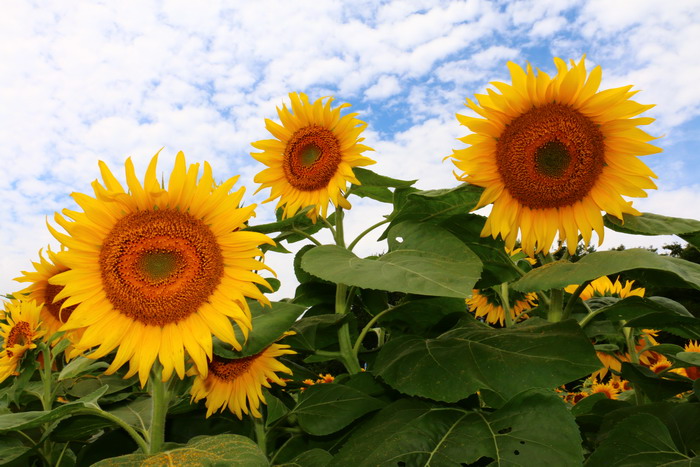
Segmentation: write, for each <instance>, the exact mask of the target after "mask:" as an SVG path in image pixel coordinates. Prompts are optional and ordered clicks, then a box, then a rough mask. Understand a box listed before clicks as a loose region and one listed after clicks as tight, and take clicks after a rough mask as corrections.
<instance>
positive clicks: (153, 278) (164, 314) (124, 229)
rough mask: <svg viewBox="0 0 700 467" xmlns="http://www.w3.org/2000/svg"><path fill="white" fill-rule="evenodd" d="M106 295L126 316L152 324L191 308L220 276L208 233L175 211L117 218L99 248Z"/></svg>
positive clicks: (177, 317) (218, 249) (219, 261)
mask: <svg viewBox="0 0 700 467" xmlns="http://www.w3.org/2000/svg"><path fill="white" fill-rule="evenodd" d="M100 270H101V274H102V283H103V285H104V289H105V292H106V295H107V299H108V300H109V301H110V303H111V304H112V305H113V306H114V308H115V309H116V310H118V311H119V312H120V313H123V314H124V315H126V316H128V317H129V318H131V319H133V320H136V321H140V322H141V323H143V324H147V325H152V326H164V325H166V324H168V323H176V322H178V321H180V320H182V319H185V318H187V317H188V316H189V315H191V314H192V313H194V312H195V311H197V309H198V308H199V307H200V306H201V305H202V304H203V303H205V302H206V301H207V300H208V298H209V297H210V296H211V295H212V293H213V292H214V290H215V289H216V287H217V286H218V285H219V283H220V282H221V278H222V277H223V275H224V262H223V256H222V253H221V247H220V246H219V244H218V242H217V240H216V237H215V236H214V233H213V232H212V231H211V229H210V228H209V227H208V226H207V225H206V224H205V223H204V222H202V221H201V220H199V219H195V218H194V217H192V216H191V215H189V214H187V213H184V212H180V211H176V210H171V209H168V210H157V211H139V212H134V213H130V214H127V215H126V216H125V217H123V218H122V219H120V220H119V221H117V223H116V224H115V226H114V227H113V228H112V231H111V232H110V233H109V234H108V235H107V238H106V239H105V242H104V244H103V246H102V251H101V252H100Z"/></svg>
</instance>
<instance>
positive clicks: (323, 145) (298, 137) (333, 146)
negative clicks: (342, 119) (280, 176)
mask: <svg viewBox="0 0 700 467" xmlns="http://www.w3.org/2000/svg"><path fill="white" fill-rule="evenodd" d="M340 161H341V154H340V144H339V143H338V139H337V138H336V137H335V135H334V134H333V132H332V131H331V130H329V129H327V128H323V127H321V126H318V125H311V126H306V127H303V128H300V129H299V130H297V131H296V132H294V134H293V135H292V137H291V139H290V140H289V142H288V143H287V147H286V148H285V150H284V163H283V166H282V167H283V169H284V174H285V176H286V178H287V180H288V181H289V183H290V184H291V185H292V186H293V187H294V188H297V189H299V190H302V191H313V190H318V189H319V188H324V187H326V186H328V183H329V182H330V181H331V179H332V178H333V177H334V176H335V174H336V171H337V169H338V165H339V164H340Z"/></svg>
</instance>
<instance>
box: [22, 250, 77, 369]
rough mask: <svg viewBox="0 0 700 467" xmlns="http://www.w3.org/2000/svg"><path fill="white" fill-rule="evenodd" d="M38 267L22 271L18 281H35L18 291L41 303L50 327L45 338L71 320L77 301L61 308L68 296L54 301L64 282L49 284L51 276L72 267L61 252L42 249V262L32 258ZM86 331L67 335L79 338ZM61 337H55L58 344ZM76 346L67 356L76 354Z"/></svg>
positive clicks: (68, 337) (43, 317) (43, 316)
mask: <svg viewBox="0 0 700 467" xmlns="http://www.w3.org/2000/svg"><path fill="white" fill-rule="evenodd" d="M32 265H33V266H34V271H31V272H30V271H22V276H21V277H16V278H15V280H16V281H17V282H30V283H31V284H30V285H29V286H28V287H26V288H25V289H23V290H21V291H19V292H18V293H17V294H24V295H26V298H27V299H28V300H35V301H36V302H37V303H41V304H42V306H41V322H42V323H43V326H44V328H45V329H46V334H45V336H44V339H45V340H49V339H51V336H53V335H54V334H55V333H56V332H58V330H59V328H60V327H61V326H63V324H64V323H65V322H66V321H67V320H68V318H69V317H70V315H71V313H73V310H74V309H75V307H76V305H73V306H70V307H65V308H61V307H62V306H63V303H64V302H65V299H62V300H59V301H57V302H54V298H55V297H56V295H57V294H58V293H59V292H60V291H61V290H62V289H63V287H62V286H60V285H53V284H49V280H50V279H51V278H52V277H53V276H55V275H57V274H60V273H62V272H65V271H68V267H67V266H66V265H65V264H63V263H62V262H61V260H60V259H59V258H58V254H57V253H55V252H53V251H51V248H50V247H49V248H48V249H47V251H46V258H45V257H44V255H43V253H42V252H41V250H39V262H32ZM81 334H82V331H79V330H78V331H71V332H69V333H68V334H67V335H66V338H67V339H68V340H70V341H71V342H75V341H77V340H79V338H80V335H81ZM58 342H59V340H58V339H54V340H52V341H51V343H52V345H56V344H57V343H58ZM72 353H73V349H72V346H70V347H69V348H67V349H66V351H65V354H66V357H68V356H69V355H70V356H71V357H72V356H74V355H72Z"/></svg>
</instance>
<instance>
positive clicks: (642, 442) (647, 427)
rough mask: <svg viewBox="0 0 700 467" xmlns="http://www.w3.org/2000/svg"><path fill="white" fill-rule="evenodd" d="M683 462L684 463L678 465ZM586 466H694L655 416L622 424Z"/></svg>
mask: <svg viewBox="0 0 700 467" xmlns="http://www.w3.org/2000/svg"><path fill="white" fill-rule="evenodd" d="M678 461H682V462H681V463H677V462H678ZM585 465H586V467H596V466H600V467H615V466H634V465H640V466H641V465H649V466H651V465H678V466H681V465H688V466H689V465H691V463H690V458H689V457H688V456H686V455H685V454H683V453H681V452H679V451H678V448H677V447H676V445H675V444H674V442H673V439H671V434H670V433H669V432H668V429H667V428H666V426H665V425H664V424H663V423H662V422H661V420H659V419H658V418H656V417H654V416H653V415H649V414H643V413H640V414H637V415H632V416H631V417H629V418H627V419H625V420H623V421H621V422H620V423H618V424H617V425H616V426H615V428H614V429H612V430H611V431H610V432H609V433H608V434H607V436H606V437H605V439H603V441H602V442H601V443H600V445H599V446H598V449H596V450H595V451H594V452H593V454H592V455H591V456H590V457H589V458H588V460H587V461H586V464H585Z"/></svg>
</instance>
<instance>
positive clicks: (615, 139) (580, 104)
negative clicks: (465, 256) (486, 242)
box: [451, 57, 661, 255]
mask: <svg viewBox="0 0 700 467" xmlns="http://www.w3.org/2000/svg"><path fill="white" fill-rule="evenodd" d="M584 58H585V57H584ZM584 58H582V59H581V60H580V62H579V63H578V64H576V63H575V62H573V61H572V62H571V65H572V67H571V69H569V68H568V67H567V65H566V62H564V61H563V60H561V59H559V58H555V59H554V62H555V64H556V67H557V75H556V76H555V77H554V78H550V77H549V76H548V75H547V74H546V73H544V72H542V71H539V70H538V73H537V74H535V72H534V71H533V70H532V67H531V66H530V65H529V64H528V66H527V71H524V70H523V69H522V68H521V67H519V66H518V65H516V64H515V63H513V62H509V63H508V68H509V69H510V72H511V76H512V84H510V85H509V84H506V83H500V82H494V83H492V84H493V85H494V86H495V87H496V89H498V91H500V94H499V93H497V92H495V91H492V90H490V89H489V90H487V92H488V95H485V94H477V95H476V98H477V101H478V104H477V103H475V102H473V101H472V100H470V99H467V104H466V105H467V107H469V108H470V109H472V110H473V111H474V112H476V113H477V114H479V115H480V116H482V117H483V118H474V117H467V116H464V115H459V114H458V115H457V119H458V120H459V121H460V123H461V124H462V125H464V126H466V127H467V128H469V129H470V130H471V131H472V132H473V134H470V135H468V136H466V137H464V138H461V139H460V140H461V141H462V142H464V143H466V144H468V145H470V147H468V148H466V149H460V150H455V151H453V154H452V156H451V157H452V159H453V162H454V164H455V166H456V167H457V168H458V169H459V170H461V171H462V172H463V173H462V174H461V175H459V174H455V175H456V176H457V178H458V179H459V180H461V181H465V182H469V183H471V184H474V185H478V186H482V187H484V188H485V190H484V192H483V194H482V195H481V199H480V200H479V203H478V205H477V207H476V208H475V209H478V208H480V207H482V206H486V205H487V204H491V203H493V209H492V210H491V213H490V214H489V217H488V219H487V220H486V224H485V226H484V228H483V231H482V232H481V235H482V236H487V235H492V236H493V237H494V238H496V237H497V236H498V235H499V234H500V235H501V237H502V238H503V239H504V240H505V242H506V245H507V246H508V247H509V248H512V247H513V245H514V244H515V241H516V238H517V236H518V231H520V236H521V239H522V240H521V241H522V247H523V250H524V251H525V252H527V253H528V254H529V255H533V253H535V252H539V251H543V250H548V249H549V248H550V246H551V244H552V242H553V240H554V237H555V236H556V235H557V233H558V234H559V238H560V239H566V243H567V245H568V248H569V251H570V252H571V253H572V254H573V253H574V252H575V251H576V246H577V244H578V235H579V232H580V234H581V236H582V237H583V240H584V241H585V242H586V243H589V242H590V239H591V234H592V232H593V230H595V231H596V232H597V234H598V238H599V241H600V242H602V241H603V234H604V232H603V218H602V215H601V211H607V212H608V213H610V214H612V215H614V216H616V217H618V218H622V215H623V214H624V213H629V214H633V215H639V212H638V211H637V210H636V209H634V208H632V206H631V203H629V202H627V201H625V200H624V199H623V198H622V196H634V197H645V196H647V195H646V192H645V191H644V189H653V188H656V185H655V184H654V182H653V181H652V180H651V178H652V177H653V178H656V175H655V174H654V173H653V172H652V171H651V170H650V169H649V168H648V167H647V166H646V165H645V164H644V163H643V162H641V161H640V160H639V159H638V158H637V156H642V155H647V154H654V153H658V152H661V149H659V148H658V147H656V146H653V145H651V144H649V141H652V140H654V139H655V138H654V137H652V136H649V135H648V134H647V133H646V132H644V131H643V130H641V129H639V128H637V127H638V126H639V125H647V124H649V123H651V122H653V121H654V119H652V118H648V117H644V118H633V117H636V116H637V115H639V114H641V113H642V112H644V111H645V110H647V109H649V108H651V107H653V106H651V105H641V104H638V103H637V102H634V101H632V100H630V98H631V97H632V96H633V95H634V94H635V93H636V91H630V89H631V87H632V86H624V87H620V88H615V89H608V90H605V91H600V92H598V87H599V85H600V81H601V77H602V71H601V68H600V67H596V68H595V69H593V71H591V73H590V74H588V73H587V72H586V68H585V65H584Z"/></svg>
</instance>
